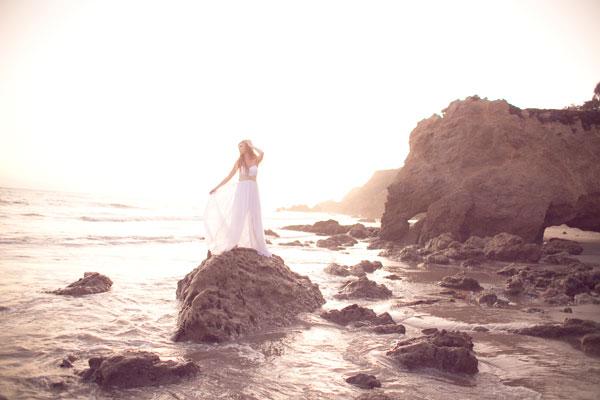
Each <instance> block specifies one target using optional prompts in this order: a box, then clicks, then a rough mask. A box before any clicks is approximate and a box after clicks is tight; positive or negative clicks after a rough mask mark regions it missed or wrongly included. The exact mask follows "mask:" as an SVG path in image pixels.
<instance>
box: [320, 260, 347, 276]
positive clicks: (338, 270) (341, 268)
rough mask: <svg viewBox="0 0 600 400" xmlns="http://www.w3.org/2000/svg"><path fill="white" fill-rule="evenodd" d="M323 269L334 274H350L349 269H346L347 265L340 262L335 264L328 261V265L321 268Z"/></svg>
mask: <svg viewBox="0 0 600 400" xmlns="http://www.w3.org/2000/svg"><path fill="white" fill-rule="evenodd" d="M323 271H325V272H326V273H328V274H329V275H335V276H348V275H350V270H348V267H347V266H345V265H340V264H337V263H330V264H329V265H327V266H326V267H325V268H324V269H323Z"/></svg>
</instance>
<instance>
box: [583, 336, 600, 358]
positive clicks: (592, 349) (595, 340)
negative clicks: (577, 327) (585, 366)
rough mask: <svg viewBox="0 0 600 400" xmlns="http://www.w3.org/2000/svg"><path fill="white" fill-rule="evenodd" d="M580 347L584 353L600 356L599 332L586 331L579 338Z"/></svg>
mask: <svg viewBox="0 0 600 400" xmlns="http://www.w3.org/2000/svg"><path fill="white" fill-rule="evenodd" d="M581 349H582V350H583V352H584V353H585V354H588V355H591V356H600V333H588V334H587V335H584V336H583V338H581Z"/></svg>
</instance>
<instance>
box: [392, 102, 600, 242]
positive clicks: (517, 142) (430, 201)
mask: <svg viewBox="0 0 600 400" xmlns="http://www.w3.org/2000/svg"><path fill="white" fill-rule="evenodd" d="M598 176H600V111H597V110H591V111H584V110H538V109H520V108H518V107H515V106H513V105H511V104H509V103H508V102H506V101H505V100H495V101H489V100H487V99H481V98H479V97H478V96H471V97H467V98H466V99H464V100H457V101H454V102H452V103H451V104H450V105H449V106H448V107H447V108H446V109H444V110H443V112H442V115H441V116H440V115H435V114H434V115H433V116H431V117H430V118H428V119H425V120H422V121H420V122H419V123H418V124H417V126H416V128H415V129H414V130H413V131H412V132H411V134H410V152H409V154H408V156H407V157H406V160H405V162H404V165H403V167H402V168H401V169H400V171H399V172H398V174H397V175H396V176H395V178H394V181H393V183H392V184H390V185H389V187H388V196H387V201H386V203H385V210H384V213H383V215H382V218H381V237H382V238H383V239H386V240H396V241H401V240H402V239H403V238H404V236H405V235H406V234H407V233H408V222H407V221H408V220H409V219H411V218H412V217H413V216H415V215H417V214H419V213H426V217H425V218H424V222H423V226H422V228H421V231H420V235H419V238H418V240H419V243H421V244H424V243H426V242H427V241H428V240H430V239H432V238H435V237H436V236H439V235H440V234H442V233H445V232H450V233H451V234H452V235H453V236H454V237H456V239H457V240H459V241H464V240H466V239H467V238H469V237H470V236H474V235H476V236H479V237H486V236H494V235H496V234H498V233H501V232H507V233H510V234H513V235H518V236H520V237H522V238H523V239H524V240H525V242H527V243H532V242H535V243H539V244H541V242H542V239H543V233H544V229H545V228H546V227H548V226H555V225H561V224H567V225H568V226H571V227H577V228H581V229H584V230H594V231H600V212H599V210H600V179H598ZM531 251H532V252H534V250H533V249H531Z"/></svg>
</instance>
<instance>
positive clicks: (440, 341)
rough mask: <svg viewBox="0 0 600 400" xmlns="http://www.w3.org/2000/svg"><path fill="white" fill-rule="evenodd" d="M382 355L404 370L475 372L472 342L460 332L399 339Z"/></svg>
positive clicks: (435, 333)
mask: <svg viewBox="0 0 600 400" xmlns="http://www.w3.org/2000/svg"><path fill="white" fill-rule="evenodd" d="M386 354H387V355H388V356H390V357H392V358H393V359H394V360H395V361H396V362H398V363H399V364H400V365H402V366H404V367H406V368H408V369H414V368H437V369H439V370H442V371H447V372H456V373H465V374H471V375H472V374H475V373H477V372H478V366H477V364H478V361H477V358H476V357H475V355H474V354H473V341H472V340H471V337H470V336H469V335H467V334H466V333H464V332H447V331H446V330H441V331H437V330H436V331H434V332H433V333H432V334H431V335H425V336H420V337H417V338H412V339H408V340H403V341H400V342H398V343H397V344H396V345H395V346H394V347H393V348H392V349H391V350H389V351H388V352H387V353H386Z"/></svg>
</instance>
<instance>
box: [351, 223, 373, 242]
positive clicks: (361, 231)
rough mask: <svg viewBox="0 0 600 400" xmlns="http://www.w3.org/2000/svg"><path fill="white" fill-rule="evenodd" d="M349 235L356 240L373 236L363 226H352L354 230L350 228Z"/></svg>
mask: <svg viewBox="0 0 600 400" xmlns="http://www.w3.org/2000/svg"><path fill="white" fill-rule="evenodd" d="M348 235H350V236H352V237H353V238H355V239H366V238H368V237H369V236H370V235H371V234H370V232H369V230H368V229H367V228H366V227H365V226H364V225H363V224H355V225H352V228H350V230H349V231H348Z"/></svg>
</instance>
